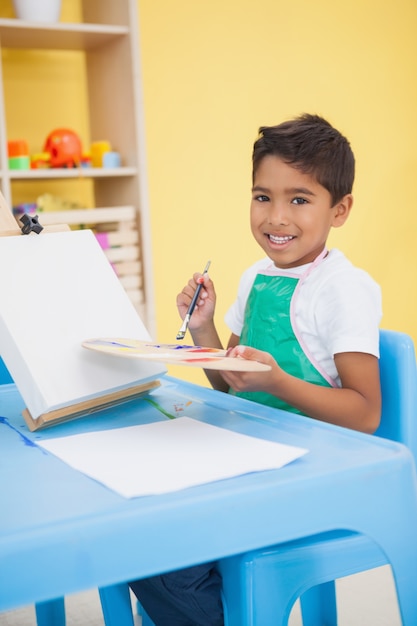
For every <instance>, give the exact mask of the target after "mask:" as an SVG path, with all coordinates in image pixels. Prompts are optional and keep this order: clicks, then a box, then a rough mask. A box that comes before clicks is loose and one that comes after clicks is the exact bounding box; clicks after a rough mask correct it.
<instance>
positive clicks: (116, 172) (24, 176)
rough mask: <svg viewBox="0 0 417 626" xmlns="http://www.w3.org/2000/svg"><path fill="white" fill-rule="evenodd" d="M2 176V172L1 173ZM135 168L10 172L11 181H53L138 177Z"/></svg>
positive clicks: (80, 168)
mask: <svg viewBox="0 0 417 626" xmlns="http://www.w3.org/2000/svg"><path fill="white" fill-rule="evenodd" d="M0 175H1V172H0ZM136 175H137V169H136V168H135V167H114V168H99V167H85V168H84V167H79V168H77V167H74V168H62V169H61V168H56V169H52V168H51V169H49V168H46V169H38V170H9V177H10V179H11V180H48V179H49V180H52V179H59V178H61V179H64V178H114V177H123V176H136Z"/></svg>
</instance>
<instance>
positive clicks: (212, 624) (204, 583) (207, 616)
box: [129, 563, 224, 626]
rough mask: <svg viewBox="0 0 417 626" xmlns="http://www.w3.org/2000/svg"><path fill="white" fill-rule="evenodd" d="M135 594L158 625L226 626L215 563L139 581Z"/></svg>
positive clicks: (134, 584)
mask: <svg viewBox="0 0 417 626" xmlns="http://www.w3.org/2000/svg"><path fill="white" fill-rule="evenodd" d="M129 584H130V588H131V589H132V591H133V593H134V594H135V596H136V597H137V599H138V600H139V602H140V603H141V605H142V606H143V608H144V609H145V611H146V612H147V614H148V615H149V617H150V618H151V620H152V621H153V622H154V624H155V626H223V624H224V622H223V606H222V601H221V578H220V574H219V573H218V571H217V570H216V568H215V564H214V563H205V564H204V565H196V566H194V567H189V568H187V569H182V570H178V571H176V572H171V573H169V574H162V575H160V576H153V577H152V578H144V579H143V580H135V581H133V582H131V583H129Z"/></svg>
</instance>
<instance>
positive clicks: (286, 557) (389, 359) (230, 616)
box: [100, 330, 417, 626]
mask: <svg viewBox="0 0 417 626" xmlns="http://www.w3.org/2000/svg"><path fill="white" fill-rule="evenodd" d="M380 351H381V358H380V372H381V388H382V417H381V424H380V427H379V429H378V431H377V432H376V435H377V436H380V437H384V438H387V439H392V440H394V441H398V442H400V443H403V444H405V445H407V446H408V447H409V448H410V449H411V452H412V453H413V454H414V458H416V459H417V431H416V429H417V368H416V359H415V352H414V344H413V342H412V340H411V338H410V337H409V336H408V335H406V334H404V333H399V332H395V331H388V330H381V331H380ZM385 564H387V559H386V557H385V555H384V554H383V552H382V551H381V550H380V549H379V547H378V546H377V545H376V544H375V543H374V542H372V541H371V540H369V539H368V538H367V537H365V536H363V535H359V534H357V533H352V532H347V531H343V530H340V531H332V532H328V533H323V534H320V535H315V536H312V537H309V538H304V539H302V540H298V541H292V542H289V543H286V544H280V545H277V546H271V547H269V548H267V549H263V550H255V551H252V552H249V553H245V554H241V555H238V556H235V557H230V558H227V559H224V560H222V561H220V562H219V569H220V571H221V573H222V577H223V601H224V608H225V626H244V625H245V626H249V625H250V626H270V625H271V624H274V625H275V626H287V624H288V619H289V615H290V612H291V609H292V606H293V604H294V602H295V601H296V600H297V598H299V597H301V598H300V599H301V610H302V617H303V626H337V606H336V590H335V580H336V579H337V578H341V577H343V576H347V575H349V574H354V573H357V572H360V571H365V570H368V569H373V568H375V567H379V566H380V565H385ZM100 597H101V600H102V606H103V614H104V617H105V623H106V626H131V624H132V622H131V621H130V619H131V616H130V615H128V617H127V620H126V621H124V620H123V619H122V620H121V619H120V617H121V615H122V612H123V611H124V613H125V614H126V610H127V608H128V607H127V602H128V598H129V596H128V588H127V585H124V590H123V585H116V586H114V587H107V588H105V589H101V590H100ZM129 606H130V598H129ZM138 612H139V614H141V615H142V623H143V626H153V622H152V621H151V620H150V618H149V617H148V616H147V615H146V613H145V612H144V611H143V609H142V607H141V606H140V605H138ZM127 613H129V611H127Z"/></svg>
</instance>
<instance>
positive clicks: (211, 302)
mask: <svg viewBox="0 0 417 626" xmlns="http://www.w3.org/2000/svg"><path fill="white" fill-rule="evenodd" d="M201 280H203V288H202V289H201V292H200V297H199V299H198V302H197V305H196V307H195V309H194V313H193V314H192V316H191V319H190V322H189V324H188V328H189V329H190V330H198V329H200V328H202V327H203V326H204V325H205V324H206V323H207V322H212V321H213V318H214V309H215V306H216V292H215V290H214V285H213V281H212V280H211V279H210V277H209V275H208V274H204V275H203V274H200V273H196V274H194V275H193V277H192V278H190V280H189V281H188V284H187V285H185V287H184V288H183V290H182V291H181V293H179V294H178V295H177V308H178V312H179V314H180V317H181V319H182V320H183V319H184V317H185V316H186V315H187V311H188V307H189V306H190V303H191V300H192V299H193V295H194V293H195V290H196V289H197V287H198V285H199V284H200V282H201Z"/></svg>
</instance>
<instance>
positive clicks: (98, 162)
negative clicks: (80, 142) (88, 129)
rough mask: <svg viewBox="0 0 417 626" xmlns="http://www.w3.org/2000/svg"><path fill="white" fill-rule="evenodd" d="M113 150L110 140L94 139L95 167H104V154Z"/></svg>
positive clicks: (92, 155) (92, 156)
mask: <svg viewBox="0 0 417 626" xmlns="http://www.w3.org/2000/svg"><path fill="white" fill-rule="evenodd" d="M106 152H111V145H110V142H109V141H94V142H93V143H92V144H91V162H92V165H93V167H103V154H105V153H106Z"/></svg>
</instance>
